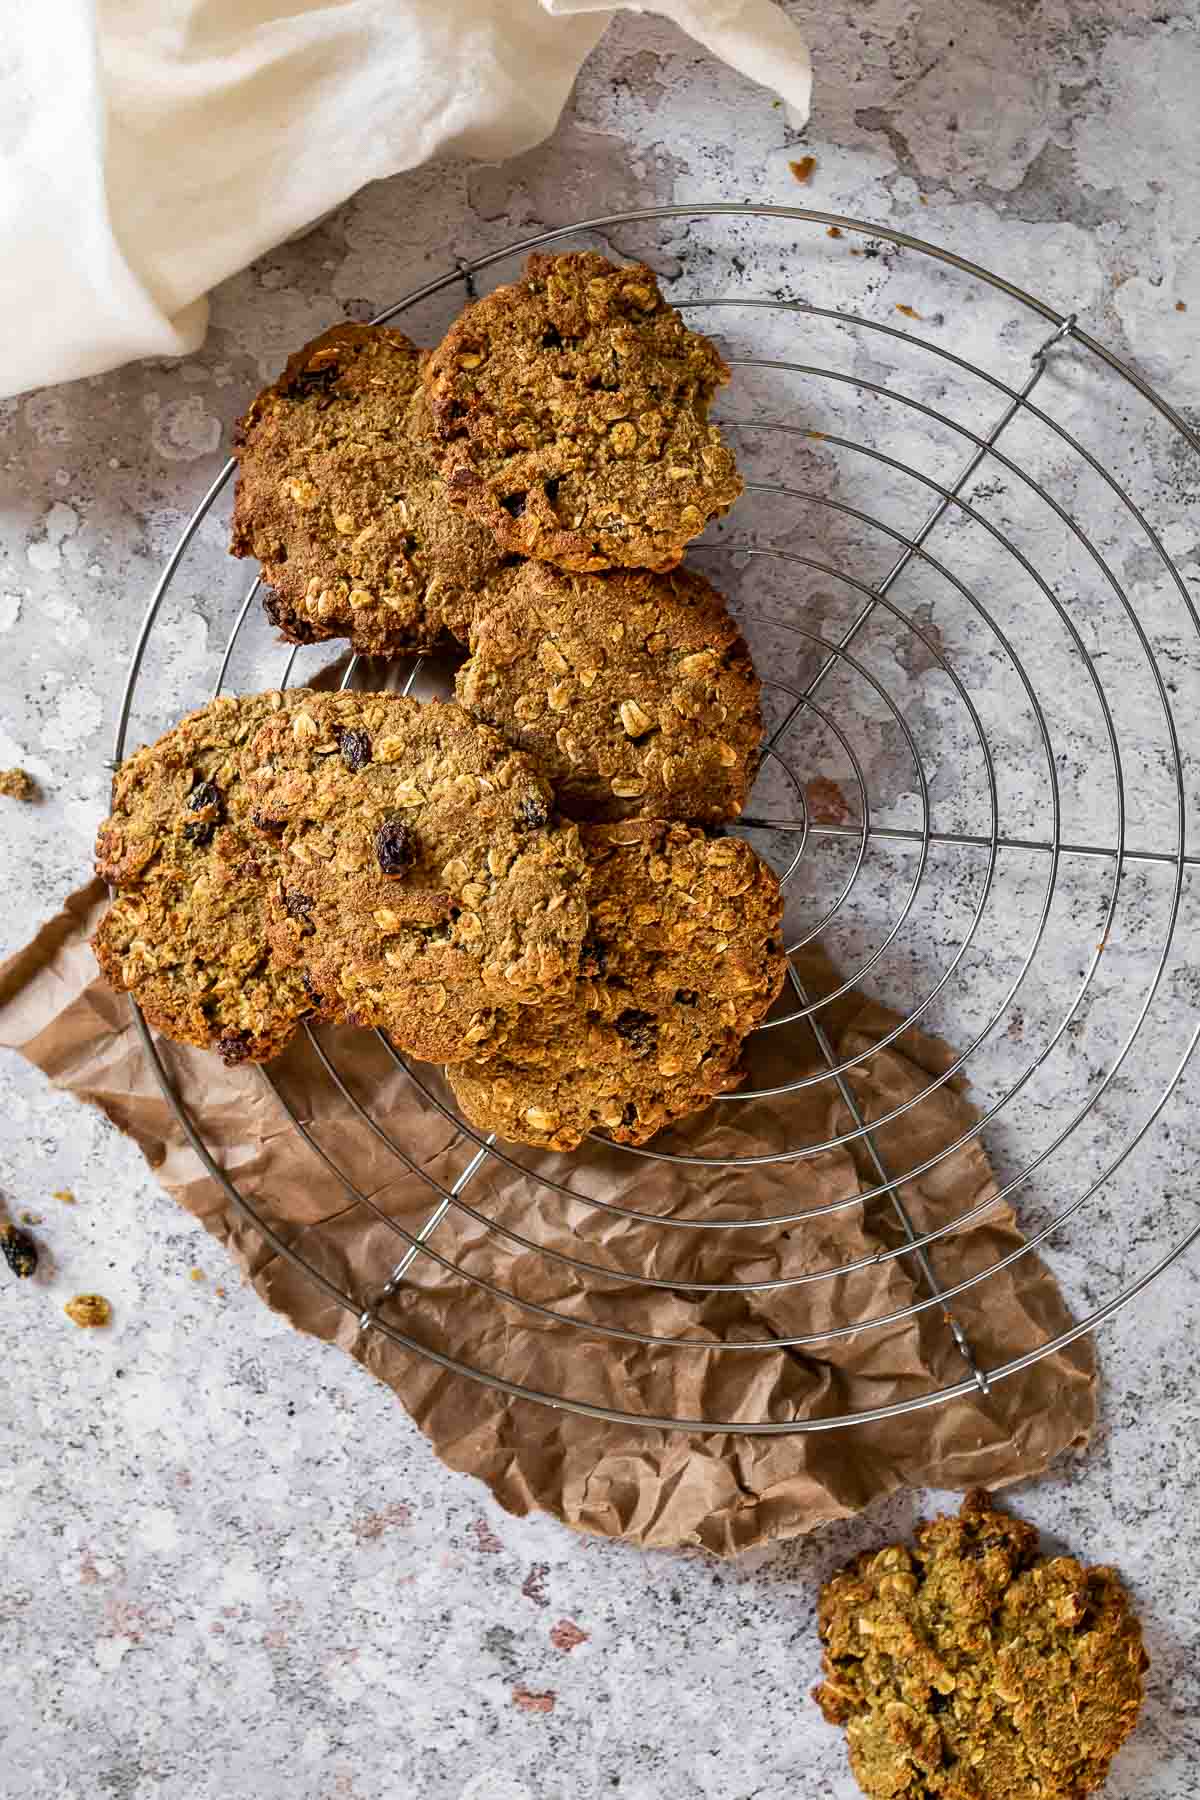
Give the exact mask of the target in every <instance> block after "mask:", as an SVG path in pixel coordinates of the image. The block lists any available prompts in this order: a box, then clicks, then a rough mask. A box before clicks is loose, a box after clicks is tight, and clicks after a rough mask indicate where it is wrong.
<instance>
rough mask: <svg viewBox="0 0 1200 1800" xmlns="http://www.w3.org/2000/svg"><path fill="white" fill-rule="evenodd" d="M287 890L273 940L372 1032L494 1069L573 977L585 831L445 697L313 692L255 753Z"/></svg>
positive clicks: (268, 732)
mask: <svg viewBox="0 0 1200 1800" xmlns="http://www.w3.org/2000/svg"><path fill="white" fill-rule="evenodd" d="M246 769H247V781H248V784H249V786H250V788H251V790H252V791H253V793H254V795H255V801H256V806H257V808H258V811H257V814H256V817H257V819H258V822H259V826H260V829H262V830H263V831H265V832H272V831H273V832H274V833H275V834H276V836H277V839H278V842H279V844H280V848H281V860H282V870H283V874H282V878H281V881H280V883H279V886H278V891H277V894H276V897H275V914H276V923H275V929H274V933H273V941H274V942H275V943H276V945H277V946H278V948H279V950H280V952H281V954H284V955H287V956H289V957H291V958H292V959H293V960H294V961H295V962H296V963H297V964H298V966H300V967H302V968H304V969H305V970H307V973H308V976H309V979H310V981H311V982H312V984H313V986H314V987H315V988H316V989H317V990H318V992H324V991H325V990H328V991H329V992H330V993H331V994H332V995H334V996H336V999H337V1002H338V1004H339V1005H340V1006H341V1007H343V1008H344V1009H345V1011H346V1013H347V1016H349V1017H350V1018H351V1019H352V1022H353V1023H355V1024H359V1025H376V1026H382V1027H383V1028H385V1029H386V1030H387V1031H388V1032H389V1033H390V1035H391V1037H392V1039H393V1040H394V1042H395V1043H396V1045H397V1046H398V1047H399V1048H401V1049H404V1050H408V1051H410V1052H411V1053H412V1054H413V1055H415V1056H420V1057H425V1058H427V1059H429V1060H431V1061H436V1062H453V1061H455V1060H456V1059H458V1058H462V1057H480V1056H484V1055H486V1054H488V1053H489V1052H490V1051H492V1050H493V1049H495V1048H497V1047H498V1046H499V1044H500V1043H502V1042H503V1039H504V1037H505V1036H506V1034H507V1033H508V1032H509V1031H510V1030H511V1029H512V1027H513V1025H514V1023H515V1021H516V1018H517V1014H518V1011H519V1009H520V1008H521V1007H522V1006H530V1007H535V1006H537V1005H539V1004H540V1003H541V1002H543V1001H544V1000H546V999H547V998H548V997H549V996H551V995H552V994H554V993H556V992H562V991H565V990H566V989H568V988H569V987H570V986H571V984H572V983H573V982H574V980H575V978H576V975H577V972H578V969H579V959H580V951H581V947H582V944H583V940H584V937H585V935H586V931H587V903H586V899H585V873H586V871H585V866H584V860H583V853H582V850H581V848H580V843H579V833H578V831H577V829H576V827H575V826H573V825H563V824H561V823H559V822H558V821H557V820H556V819H555V817H554V814H553V805H554V798H553V793H552V791H551V788H550V785H549V783H548V782H547V781H545V780H544V779H543V778H542V776H541V775H540V774H539V773H538V771H537V769H536V767H535V766H534V764H533V762H532V761H531V759H530V758H529V757H528V756H525V755H523V754H522V753H521V752H520V751H519V750H514V749H512V747H511V746H510V745H509V744H506V743H505V742H504V740H503V738H501V737H500V736H499V735H498V733H496V732H494V731H492V730H491V729H490V727H488V726H486V725H479V724H477V723H476V722H475V720H473V719H471V718H469V717H468V716H467V714H466V713H464V712H463V711H462V710H461V708H459V707H457V706H453V705H450V704H447V703H446V702H443V701H430V702H428V703H425V704H422V703H421V702H420V701H417V700H409V699H403V698H398V697H396V696H393V695H387V694H350V693H347V694H316V693H309V694H308V695H307V696H306V698H305V701H304V704H303V705H302V707H301V708H300V709H299V710H298V711H296V712H295V713H293V714H292V715H291V716H290V717H288V718H286V719H278V720H270V721H268V723H267V724H266V725H265V726H264V727H263V729H262V731H260V732H259V734H258V736H257V738H256V739H255V741H254V744H253V745H252V747H251V749H250V751H249V753H248V755H247V759H246Z"/></svg>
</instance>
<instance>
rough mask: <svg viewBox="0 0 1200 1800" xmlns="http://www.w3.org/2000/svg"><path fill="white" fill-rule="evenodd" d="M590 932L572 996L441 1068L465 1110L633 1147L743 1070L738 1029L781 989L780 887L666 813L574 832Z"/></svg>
mask: <svg viewBox="0 0 1200 1800" xmlns="http://www.w3.org/2000/svg"><path fill="white" fill-rule="evenodd" d="M580 836H581V838H582V841H583V846H584V850H585V853H586V855H587V862H588V906H589V911H590V935H589V938H588V942H587V944H586V945H585V946H584V953H583V971H584V972H583V974H582V975H581V977H580V979H579V980H578V981H577V982H576V983H575V985H574V988H573V989H572V991H571V992H570V993H569V994H568V995H566V996H565V997H564V998H562V999H560V1000H556V1001H554V1002H552V1003H550V1004H548V1005H546V1006H544V1007H541V1008H539V1009H538V1010H537V1011H531V1012H527V1013H526V1014H525V1015H524V1016H523V1018H522V1021H521V1029H520V1032H519V1033H516V1034H514V1035H513V1037H512V1038H511V1040H510V1042H509V1043H508V1044H507V1045H506V1046H505V1047H504V1049H503V1050H502V1051H501V1053H500V1055H499V1056H498V1057H496V1058H495V1059H493V1060H491V1061H489V1062H487V1063H478V1062H468V1063H460V1064H458V1065H457V1067H455V1068H452V1069H449V1070H448V1071H447V1075H448V1077H449V1080H450V1084H451V1086H452V1087H453V1089H454V1092H455V1095H456V1096H457V1099H458V1102H459V1104H460V1106H461V1107H462V1109H463V1111H464V1112H465V1114H466V1115H467V1117H468V1118H469V1119H470V1120H471V1121H472V1123H473V1124H475V1125H476V1126H477V1127H478V1128H479V1129H480V1130H482V1131H496V1132H498V1133H499V1134H500V1135H501V1136H502V1137H505V1138H508V1139H510V1140H511V1141H513V1142H517V1143H525V1144H537V1145H541V1146H545V1147H548V1148H550V1149H554V1150H572V1149H574V1148H575V1146H576V1145H577V1144H578V1143H580V1141H581V1140H582V1139H583V1138H584V1137H585V1136H586V1135H587V1133H588V1132H589V1131H598V1132H602V1133H605V1134H607V1135H608V1136H609V1137H612V1138H615V1139H616V1140H617V1141H618V1142H619V1143H625V1144H641V1143H644V1142H645V1141H646V1140H647V1139H648V1138H651V1137H653V1136H654V1134H655V1133H656V1132H658V1131H661V1130H662V1129H663V1127H664V1126H666V1125H669V1124H670V1123H671V1121H672V1120H674V1119H680V1118H683V1117H684V1116H685V1115H686V1114H688V1113H692V1112H696V1111H698V1110H699V1109H700V1108H702V1107H704V1106H707V1105H708V1103H709V1101H710V1100H712V1098H713V1097H714V1095H716V1094H720V1093H723V1092H725V1091H726V1090H727V1089H728V1088H732V1087H736V1086H737V1085H738V1082H739V1081H740V1080H741V1078H742V1077H741V1071H740V1069H739V1067H738V1058H739V1054H740V1051H741V1045H742V1040H743V1038H744V1037H745V1035H746V1033H747V1032H748V1031H750V1030H752V1029H753V1027H754V1026H755V1025H756V1024H758V1022H759V1020H760V1019H761V1018H762V1017H763V1015H764V1014H765V1013H766V1011H767V1009H768V1007H769V1006H770V1004H771V1002H772V1000H773V999H774V998H775V996H776V994H777V993H778V992H779V989H780V987H781V986H782V983H783V978H784V975H785V973H786V968H787V964H786V960H785V958H784V955H783V951H782V947H781V945H780V942H779V939H778V936H777V933H778V930H779V923H780V918H781V914H782V903H781V900H780V894H779V884H778V882H777V881H776V880H775V877H774V875H773V874H772V873H771V871H770V869H768V868H767V866H766V864H765V863H763V862H762V861H761V860H760V859H759V857H758V856H757V855H756V854H755V852H754V851H753V850H752V849H751V847H750V845H749V844H747V843H745V842H744V841H743V840H742V839H741V838H709V837H706V836H705V834H704V832H702V831H700V830H697V829H696V828H694V827H691V826H687V825H680V824H669V823H666V822H664V821H662V820H646V819H638V820H631V821H628V822H626V823H624V824H620V825H585V826H582V827H581V829H580Z"/></svg>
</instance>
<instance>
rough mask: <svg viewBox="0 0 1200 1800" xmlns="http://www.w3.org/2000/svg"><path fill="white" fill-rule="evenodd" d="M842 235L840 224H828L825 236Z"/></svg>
mask: <svg viewBox="0 0 1200 1800" xmlns="http://www.w3.org/2000/svg"><path fill="white" fill-rule="evenodd" d="M841 235H842V228H841V226H840V225H827V226H826V227H825V236H826V237H831V238H840V237H841Z"/></svg>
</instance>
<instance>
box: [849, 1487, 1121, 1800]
mask: <svg viewBox="0 0 1200 1800" xmlns="http://www.w3.org/2000/svg"><path fill="white" fill-rule="evenodd" d="M817 1620H818V1626H819V1629H820V1634H821V1642H822V1644H823V1645H824V1650H825V1655H824V1662H823V1669H824V1674H825V1680H824V1682H823V1683H822V1684H821V1686H819V1687H818V1688H816V1689H815V1690H814V1697H815V1699H816V1701H817V1703H818V1705H819V1706H820V1708H821V1710H822V1712H823V1713H824V1715H825V1717H826V1719H827V1720H828V1721H829V1723H830V1724H832V1725H844V1726H845V1727H846V1737H847V1741H848V1745H849V1751H850V1764H851V1767H852V1768H853V1770H854V1773H855V1775H856V1776H857V1778H858V1782H859V1785H860V1786H861V1787H862V1789H863V1791H864V1793H866V1794H869V1795H871V1796H873V1797H875V1800H885V1797H886V1800H1030V1797H1031V1796H1033V1797H1036V1800H1081V1797H1082V1796H1083V1795H1085V1794H1090V1793H1092V1792H1094V1790H1095V1789H1096V1788H1098V1787H1099V1786H1100V1785H1101V1783H1102V1782H1103V1780H1104V1778H1105V1776H1106V1774H1107V1773H1108V1767H1109V1764H1110V1762H1111V1761H1112V1758H1113V1757H1114V1756H1115V1754H1116V1752H1117V1750H1118V1749H1119V1748H1120V1746H1121V1744H1122V1743H1123V1742H1124V1741H1125V1739H1126V1738H1127V1737H1128V1735H1129V1733H1130V1732H1131V1731H1132V1730H1133V1728H1134V1725H1135V1724H1136V1722H1137V1715H1138V1709H1139V1707H1140V1705H1141V1701H1142V1674H1143V1671H1144V1670H1145V1669H1146V1667H1147V1666H1148V1664H1147V1658H1146V1655H1145V1651H1144V1650H1143V1647H1142V1634H1141V1628H1140V1626H1139V1624H1138V1622H1137V1619H1136V1617H1135V1616H1134V1613H1133V1611H1132V1608H1131V1606H1130V1603H1129V1598H1128V1595H1127V1594H1126V1592H1125V1590H1124V1588H1123V1587H1122V1585H1121V1582H1120V1580H1119V1579H1118V1577H1117V1574H1116V1572H1115V1571H1114V1570H1113V1569H1109V1568H1103V1567H1100V1568H1091V1569H1088V1568H1084V1567H1083V1566H1082V1565H1081V1564H1080V1563H1078V1562H1077V1561H1076V1560H1075V1558H1074V1557H1072V1556H1056V1557H1046V1556H1041V1555H1039V1554H1038V1534H1037V1532H1036V1531H1035V1530H1034V1528H1033V1527H1032V1526H1031V1525H1027V1524H1025V1523H1023V1522H1022V1521H1021V1520H1020V1519H1014V1518H1011V1517H1010V1516H1009V1515H1008V1514H1005V1513H1001V1512H996V1511H994V1510H993V1509H992V1507H991V1503H990V1499H989V1496H988V1495H987V1494H986V1493H984V1492H983V1491H982V1490H976V1491H975V1492H973V1493H970V1494H968V1495H967V1496H966V1498H965V1500H964V1501H963V1505H962V1510H961V1513H960V1514H959V1516H958V1517H957V1518H938V1519H934V1520H933V1521H932V1522H930V1523H928V1524H926V1525H923V1526H921V1528H920V1529H919V1530H918V1532H917V1541H916V1545H915V1547H914V1548H912V1549H909V1548H907V1547H906V1546H904V1545H902V1544H893V1545H890V1546H889V1547H888V1548H887V1549H884V1550H879V1551H875V1552H867V1553H865V1554H864V1555H862V1556H859V1557H857V1558H856V1559H855V1561H854V1562H853V1563H851V1564H850V1565H849V1567H848V1568H847V1569H845V1570H844V1571H843V1572H842V1573H841V1574H840V1575H835V1576H834V1578H833V1580H832V1581H830V1582H828V1583H827V1584H826V1585H825V1587H824V1588H823V1590H822V1592H821V1598H820V1604H819V1607H818V1613H817Z"/></svg>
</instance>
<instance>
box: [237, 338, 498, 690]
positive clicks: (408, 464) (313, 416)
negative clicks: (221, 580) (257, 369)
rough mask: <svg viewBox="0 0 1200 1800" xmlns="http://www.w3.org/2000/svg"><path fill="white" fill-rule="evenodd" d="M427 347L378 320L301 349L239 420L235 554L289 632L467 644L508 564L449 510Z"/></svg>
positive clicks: (381, 642) (381, 646)
mask: <svg viewBox="0 0 1200 1800" xmlns="http://www.w3.org/2000/svg"><path fill="white" fill-rule="evenodd" d="M421 354H422V353H421V352H420V351H419V350H418V349H417V348H416V346H415V345H414V344H412V343H410V341H409V340H408V338H406V337H405V336H404V334H403V333H402V332H399V331H393V330H391V329H390V328H389V327H387V326H384V325H351V324H347V325H335V326H334V327H333V328H332V329H331V330H329V331H326V332H323V333H322V334H321V336H320V337H317V338H314V339H313V340H312V342H311V343H309V344H305V345H304V347H303V348H302V349H300V350H298V351H297V352H296V353H295V355H294V356H292V357H291V358H290V359H289V361H288V365H287V368H286V369H285V370H284V372H283V374H282V375H281V376H280V378H279V380H278V381H277V382H275V383H274V384H273V386H271V387H269V388H267V389H265V390H264V392H262V393H261V394H259V396H258V398H257V399H256V400H255V401H254V403H253V405H252V406H251V407H250V409H249V411H248V412H247V413H246V415H245V417H244V418H243V419H242V420H241V422H240V424H239V426H238V430H237V436H236V440H235V454H236V456H237V458H238V463H239V470H238V482H237V494H236V499H235V501H234V513H233V535H232V542H231V546H230V547H231V549H232V551H233V554H234V555H235V556H256V557H257V558H258V560H259V562H260V563H261V564H262V570H263V579H264V581H266V582H267V583H269V587H268V588H267V589H266V590H265V591H264V604H265V607H266V611H267V615H268V617H269V618H270V619H271V621H272V623H273V624H274V625H276V626H277V627H278V629H279V630H280V631H281V632H282V633H283V635H284V637H285V638H288V639H290V641H291V642H293V643H298V644H309V643H315V642H317V641H319V640H322V639H326V638H348V639H349V640H350V642H351V643H352V644H353V645H354V647H355V648H356V649H357V650H361V651H362V652H364V654H366V655H379V656H395V655H399V654H402V653H404V652H407V651H414V650H425V649H429V648H431V647H432V646H433V645H434V644H435V643H436V642H437V641H438V639H439V638H440V637H442V636H443V634H444V633H446V632H449V633H450V634H452V635H454V636H457V637H460V638H463V639H465V638H466V635H467V628H468V626H469V624H470V619H471V613H472V610H473V607H474V604H475V596H476V594H477V592H478V590H479V589H480V587H481V586H482V584H483V583H484V581H485V580H486V579H487V578H488V576H489V575H491V574H493V573H494V572H495V571H496V569H497V568H498V567H500V565H501V564H502V562H503V560H504V557H503V552H502V551H501V550H499V549H498V547H497V545H496V542H495V540H494V538H493V537H492V535H491V533H490V532H488V531H486V530H485V529H484V528H483V527H482V526H480V525H476V524H474V523H473V522H472V521H471V520H470V519H469V518H467V517H466V516H465V515H464V514H463V513H461V512H459V511H457V510H456V509H455V508H454V507H452V506H451V505H450V504H449V501H448V499H447V496H446V489H445V484H444V483H443V481H442V478H441V475H440V474H439V472H438V468H437V462H436V457H435V454H434V452H433V450H432V448H431V446H430V444H429V441H428V439H429V429H430V428H429V419H428V412H427V408H426V403H425V397H424V391H423V388H422V385H421V379H420V360H421Z"/></svg>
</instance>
